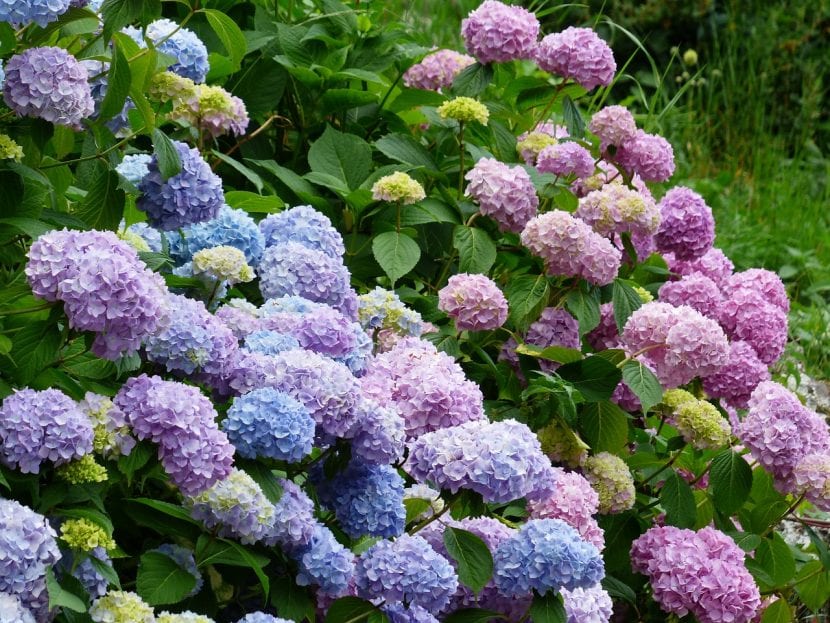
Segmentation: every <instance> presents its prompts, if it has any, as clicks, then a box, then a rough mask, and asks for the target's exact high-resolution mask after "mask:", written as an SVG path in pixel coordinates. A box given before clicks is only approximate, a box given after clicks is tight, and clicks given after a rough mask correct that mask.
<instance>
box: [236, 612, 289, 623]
mask: <svg viewBox="0 0 830 623" xmlns="http://www.w3.org/2000/svg"><path fill="white" fill-rule="evenodd" d="M236 623H291V621H289V620H288V619H281V618H279V617H275V616H273V615H271V614H265V613H264V612H252V613H250V614H246V615H245V616H244V617H242V618H241V619H239V621H237V622H236Z"/></svg>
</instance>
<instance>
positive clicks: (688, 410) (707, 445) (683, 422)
mask: <svg viewBox="0 0 830 623" xmlns="http://www.w3.org/2000/svg"><path fill="white" fill-rule="evenodd" d="M674 425H675V428H677V431H678V432H679V433H680V435H681V436H682V437H683V439H684V440H685V441H686V443H689V444H691V445H692V446H693V447H694V448H697V449H699V450H705V449H718V448H722V447H723V446H725V445H726V444H728V443H729V439H730V437H731V435H732V429H731V427H730V426H729V422H727V421H726V419H725V418H724V417H723V416H722V415H721V414H720V411H718V409H717V407H715V405H713V404H712V403H711V402H707V401H705V400H693V401H688V402H685V403H683V404H681V405H680V406H679V407H678V408H677V409H676V410H675V412H674Z"/></svg>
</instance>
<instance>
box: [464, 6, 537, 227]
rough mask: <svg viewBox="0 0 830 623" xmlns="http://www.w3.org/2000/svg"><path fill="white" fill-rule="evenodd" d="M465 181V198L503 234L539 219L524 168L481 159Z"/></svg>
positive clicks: (535, 197)
mask: <svg viewBox="0 0 830 623" xmlns="http://www.w3.org/2000/svg"><path fill="white" fill-rule="evenodd" d="M488 1H492V0H488ZM485 4H486V2H485ZM481 6H482V7H483V6H484V4H482V5H481ZM516 8H518V7H516ZM464 179H466V180H467V181H468V182H469V184H467V190H466V195H467V196H469V197H472V198H473V200H474V201H476V202H477V203H478V205H479V211H480V212H481V213H482V214H483V215H485V216H489V217H491V218H492V219H493V220H495V221H496V223H497V224H498V226H499V229H501V230H502V231H512V232H516V233H518V232H520V231H521V230H522V228H523V227H524V226H525V225H526V224H527V222H528V221H529V220H530V219H532V218H533V217H534V216H536V211H537V209H538V208H539V197H538V196H537V195H536V188H535V187H534V186H533V182H532V181H531V179H530V176H529V175H528V174H527V171H525V170H524V169H523V168H522V167H519V166H515V167H510V166H508V165H506V164H504V163H502V162H499V161H498V160H496V159H494V158H482V159H481V160H479V161H478V162H476V164H475V166H474V167H473V168H472V169H470V170H469V171H468V172H467V174H466V175H465V176H464Z"/></svg>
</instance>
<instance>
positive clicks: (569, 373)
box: [556, 355, 622, 402]
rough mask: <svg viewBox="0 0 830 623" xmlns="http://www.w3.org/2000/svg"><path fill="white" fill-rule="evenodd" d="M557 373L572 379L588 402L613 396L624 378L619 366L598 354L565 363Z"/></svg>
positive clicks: (568, 379)
mask: <svg viewBox="0 0 830 623" xmlns="http://www.w3.org/2000/svg"><path fill="white" fill-rule="evenodd" d="M556 373H557V374H558V375H559V376H561V377H562V378H563V379H565V380H566V381H570V382H571V383H572V384H573V386H574V387H576V388H577V389H578V390H579V393H581V394H582V396H583V397H584V398H585V400H586V401H588V402H599V401H601V400H608V399H609V398H611V394H613V393H614V390H615V389H616V387H617V385H618V384H619V382H620V379H621V378H622V374H621V373H620V370H619V368H617V366H615V365H614V364H613V363H610V362H609V361H608V360H607V359H605V358H603V357H597V356H596V355H591V356H590V357H586V358H585V359H581V360H579V361H574V362H573V363H569V364H565V365H564V366H562V367H561V368H559V369H558V370H557V371H556Z"/></svg>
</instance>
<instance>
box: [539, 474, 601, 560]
mask: <svg viewBox="0 0 830 623" xmlns="http://www.w3.org/2000/svg"><path fill="white" fill-rule="evenodd" d="M528 511H529V513H530V517H531V518H532V519H561V520H562V521H564V522H565V523H567V524H568V525H570V526H572V527H573V528H575V529H576V530H577V532H579V535H580V536H581V537H582V538H583V539H585V540H586V541H587V542H588V543H591V544H593V545H594V546H595V547H596V548H597V549H598V550H600V551H602V549H603V548H604V547H605V536H604V534H603V532H602V530H601V529H600V527H599V525H598V524H597V522H596V521H595V520H594V518H593V517H592V515H594V514H596V513H597V512H598V511H599V495H598V494H597V492H596V491H595V490H594V488H593V487H591V483H590V482H588V481H587V480H586V479H585V477H584V476H582V475H581V474H578V473H576V472H566V471H564V470H562V469H555V481H554V485H553V488H552V489H551V490H550V491H549V492H548V494H547V495H545V496H544V497H541V498H540V499H539V500H534V501H531V502H530V503H529V504H528Z"/></svg>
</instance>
